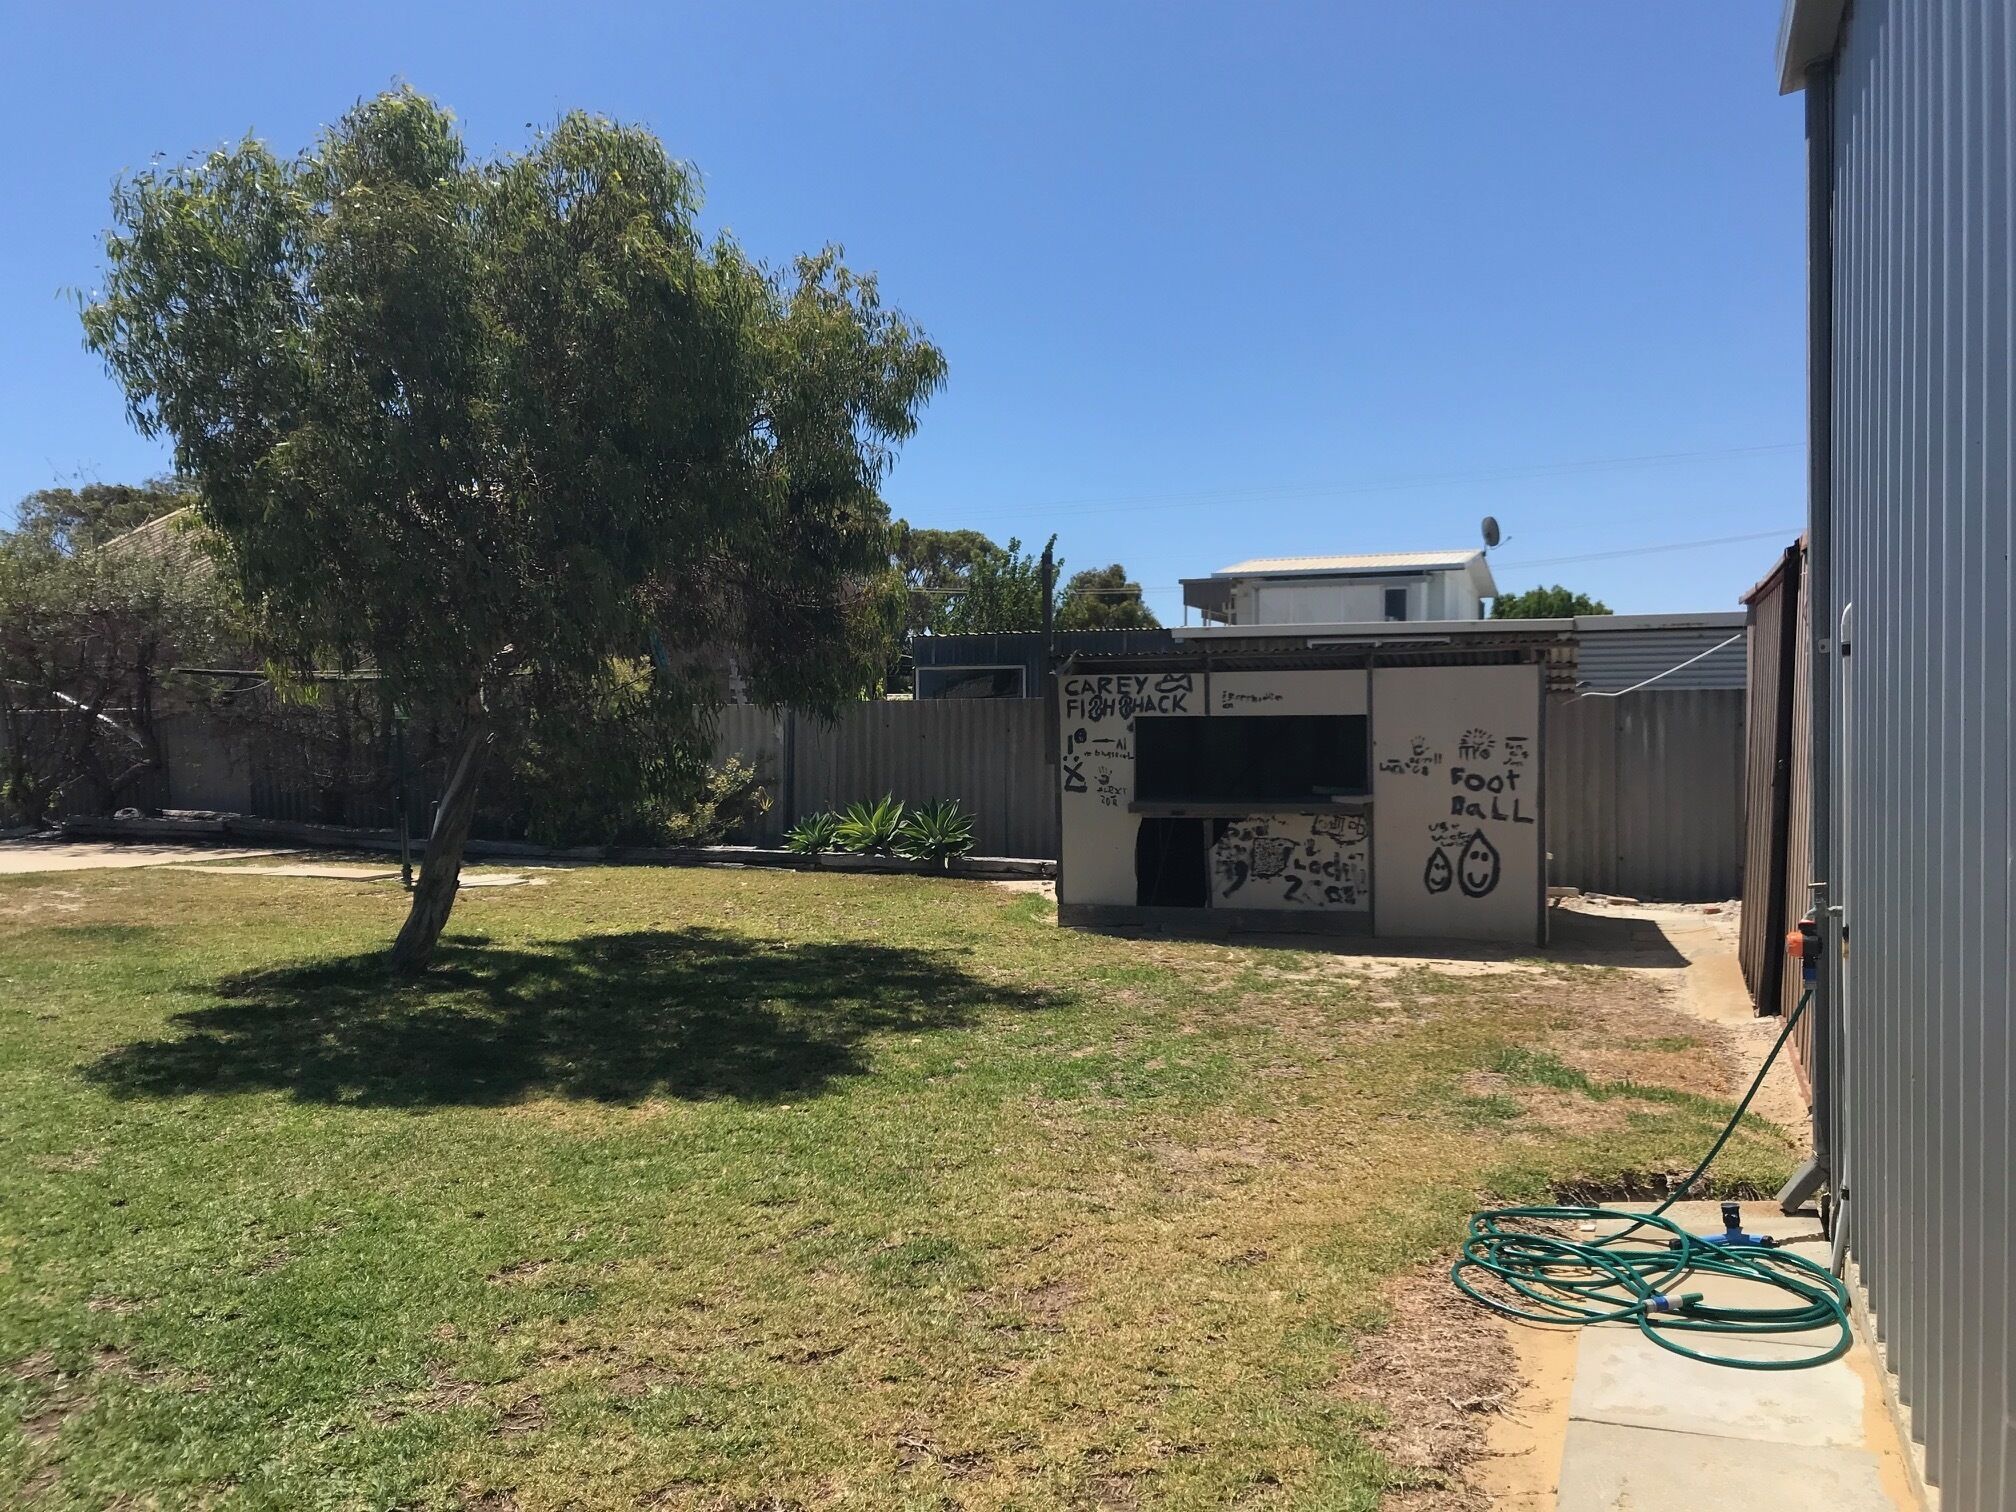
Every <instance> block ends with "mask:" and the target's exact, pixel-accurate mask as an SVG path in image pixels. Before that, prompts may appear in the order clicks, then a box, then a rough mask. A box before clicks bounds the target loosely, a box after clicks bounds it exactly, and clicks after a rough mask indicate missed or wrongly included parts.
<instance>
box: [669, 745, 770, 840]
mask: <svg viewBox="0 0 2016 1512" xmlns="http://www.w3.org/2000/svg"><path fill="white" fill-rule="evenodd" d="M769 812H770V790H769V789H768V788H766V787H764V786H763V784H762V782H761V781H760V780H759V779H758V778H757V776H756V768H754V767H753V766H751V765H749V763H748V762H746V761H738V760H736V759H735V758H734V757H733V756H731V757H729V758H728V759H727V760H726V761H725V762H723V763H722V764H721V765H720V766H718V767H715V768H713V769H712V770H711V771H709V772H708V773H707V781H706V784H705V785H704V786H703V787H702V789H701V792H700V796H699V797H697V798H696V799H694V800H693V802H692V803H690V804H688V805H686V806H685V807H684V808H678V809H673V810H671V811H670V812H668V813H667V814H666V815H665V818H664V826H663V827H664V835H665V839H666V841H667V843H669V844H672V845H719V844H721V843H722V842H723V841H725V840H731V839H733V838H734V837H735V836H736V835H738V834H741V833H743V832H744V831H746V830H747V829H748V827H749V826H750V825H752V824H754V823H755V822H756V821H757V820H758V819H760V818H762V817H763V816H764V815H765V814H767V813H769Z"/></svg>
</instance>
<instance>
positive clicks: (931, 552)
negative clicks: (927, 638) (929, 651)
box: [890, 520, 1002, 638]
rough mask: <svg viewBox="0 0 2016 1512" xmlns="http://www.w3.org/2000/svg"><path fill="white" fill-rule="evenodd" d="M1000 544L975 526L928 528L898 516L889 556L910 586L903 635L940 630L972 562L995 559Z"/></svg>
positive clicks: (997, 555) (922, 633)
mask: <svg viewBox="0 0 2016 1512" xmlns="http://www.w3.org/2000/svg"><path fill="white" fill-rule="evenodd" d="M1001 554H1002V553H1001V548H1000V547H999V546H996V545H995V544H994V543H993V542H992V541H990V540H988V539H987V537H986V536H984V535H982V534H981V533H980V532H979V531H977V530H929V529H922V528H919V527H918V526H915V525H912V524H910V523H909V522H908V521H906V520H898V521H896V522H895V524H894V525H892V526H891V527H890V555H891V557H892V558H893V559H894V561H895V564H896V570H897V571H898V572H900V573H902V574H903V585H904V587H905V588H906V589H908V590H909V600H908V607H907V610H906V613H905V615H904V621H903V629H904V634H905V636H906V638H907V637H908V636H911V635H927V634H930V633H932V632H933V631H935V630H937V629H938V621H939V619H940V618H941V616H942V613H943V611H944V608H945V605H946V603H947V602H948V601H949V600H950V599H951V597H952V596H953V594H954V593H955V592H956V591H957V590H958V589H960V588H961V587H963V586H964V585H965V582H966V576H967V574H968V573H970V572H971V571H972V570H973V564H974V563H975V562H979V561H982V560H985V559H990V558H999V557H1000V556H1001Z"/></svg>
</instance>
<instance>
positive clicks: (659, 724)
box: [84, 90, 945, 970]
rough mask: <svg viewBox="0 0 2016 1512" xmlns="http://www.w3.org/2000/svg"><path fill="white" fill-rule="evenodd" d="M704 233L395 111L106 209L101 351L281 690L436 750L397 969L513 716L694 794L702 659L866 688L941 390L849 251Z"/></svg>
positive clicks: (639, 146) (541, 148)
mask: <svg viewBox="0 0 2016 1512" xmlns="http://www.w3.org/2000/svg"><path fill="white" fill-rule="evenodd" d="M698 203H699V189H698V176H697V174H695V173H694V171H693V170H691V169H690V168H688V167H686V166H685V165H683V164H681V163H679V162H677V161H675V160H674V159H673V158H672V157H671V156H670V155H669V154H668V153H667V152H666V150H665V148H664V146H663V144H662V143H660V142H659V141H658V139H657V138H656V137H655V136H653V135H652V134H650V133H649V132H648V131H644V130H641V129H638V128H635V127H629V126H623V125H618V124H614V123H612V122H609V121H606V120H603V119H600V118H597V117H593V116H588V115H582V114H570V115H567V116H564V117H562V118H561V120H560V121H559V122H558V124H557V125H556V126H554V127H553V128H552V129H551V130H550V131H547V132H545V133H542V134H541V135H540V136H539V137H538V138H537V139H536V140H535V142H534V144H533V145H532V147H531V148H530V149H529V150H528V151H526V152H525V153H524V154H523V155H520V156H510V157H504V158H500V159H498V160H496V161H493V162H488V163H477V164H472V163H471V162H470V161H469V160H468V158H467V156H466V155H465V153H464V150H463V146H462V143H461V140H460V138H459V136H458V134H457V132H456V129H455V126H454V123H453V120H452V118H451V117H450V116H449V114H448V112H447V111H445V110H443V109H442V108H440V107H439V106H437V105H435V104H434V103H433V102H431V101H429V100H427V99H425V98H423V97H422V96H420V95H418V94H415V93H413V92H412V91H410V90H399V91H397V92H393V93H388V94H384V95H380V96H379V97H377V98H376V99H372V100H369V101H366V102H364V103H362V104H360V105H359V106H357V107H356V108H355V109H353V110H352V111H351V112H350V113H349V114H348V115H346V116H345V117H344V118H343V119H342V120H341V121H340V122H339V123H338V124H337V125H336V126H335V127H333V128H331V129H330V130H329V131H328V132H326V133H325V134H324V136H323V137H322V138H321V139H320V140H319V141H318V142H317V143H316V144H315V145H314V147H313V148H311V149H310V150H309V151H308V152H306V153H304V154H303V155H301V156H300V157H298V158H294V159H291V160H282V159H280V158H278V157H276V156H275V155H274V154H273V153H272V152H271V151H269V150H268V149H267V148H266V147H265V146H264V145H263V144H261V143H259V142H257V141H252V140H247V141H245V142H243V143H241V144H239V145H238V146H236V147H234V148H231V149H229V150H224V151H218V152H215V153H212V154H211V155H210V156H208V157H207V158H205V159H203V160H202V161H200V162H194V163H191V164H189V165H186V166H182V167H177V168H170V169H165V170H148V171H145V172H143V173H141V174H140V175H138V176H137V177H135V178H132V179H130V180H127V181H125V182H123V183H121V184H120V185H119V186H118V187H117V188H116V190H115V191H114V195H113V218H114V222H115V229H114V231H113V232H112V234H111V235H110V237H109V238H108V240H107V255H108V267H107V269H106V273H105V278H104V288H103V292H102V294H100V295H99V296H98V297H97V298H96V300H95V302H93V303H91V304H90V305H89V306H88V307H87V309H86V310H85V312H84V321H85V329H86V332H87V336H88V340H89V342H90V344H91V346H92V347H93V348H95V349H96V350H97V351H98V352H99V353H101V354H102V355H103V356H104V358H105V360H106V362H107V363H108V365H109V366H110V367H111V369H112V371H113V372H114V373H115V374H116V375H117V376H118V377H119V379H120V380H121V381H122V382H123V383H124V385H125V388H126V392H127V398H128V406H129V412H130V413H131V415H132V417H133V419H134V421H135V423H136V424H138V425H139V427H140V428H141V429H142V430H143V431H144V432H146V433H147V434H149V435H155V434H161V433H165V434H167V435H169V436H170V437H172V438H173V440H174V442H175V457H176V462H177V466H178V469H179V471H180V472H181V473H182V474H183V475H185V476H187V477H188V478H189V479H190V480H191V481H192V482H193V483H194V484H195V485H196V487H197V489H198V491H199V492H198V503H197V506H196V507H197V508H198V510H199V511H200V512H201V514H202V516H203V518H204V520H205V521H206V522H208V524H209V525H211V526H212V527H213V528H214V529H215V531H216V533H217V535H218V537H219V538H220V540H221V542H222V549H223V560H224V562H225V563H226V565H227V567H228V570H229V571H230V572H231V573H232V574H233V575H234V576H235V579H236V581H237V582H238V583H239V584H240V585H242V588H243V591H244V596H245V598H246V599H247V601H248V602H249V603H251V604H252V605H254V606H255V607H256V608H257V609H258V610H259V611H260V613H261V615H262V617H263V620H264V623H265V625H266V627H267V629H268V631H269V633H270V634H271V635H272V637H273V641H274V644H275V646H276V648H277V654H279V655H282V656H284V657H286V658H288V659H289V660H291V661H292V662H294V663H297V664H304V665H306V664H321V665H332V664H337V663H333V662H332V661H331V660H330V658H331V657H332V655H336V654H341V655H346V656H350V657H353V658H355V659H356V661H357V662H358V663H359V664H362V665H367V666H370V667H373V668H375V669H376V670H377V671H378V672H379V673H380V674H381V675H382V677H383V679H384V683H385V691H386V693H387V694H388V695H389V697H390V698H391V700H392V701H393V702H395V703H396V704H398V705H400V706H402V707H407V708H414V709H418V708H426V709H430V710H434V711H439V712H440V717H441V718H442V719H443V720H444V721H445V722H447V723H448V724H449V725H450V726H451V728H452V732H453V733H452V737H451V739H450V742H449V752H450V756H449V762H448V772H449V776H448V781H447V784H446V787H445V789H444V791H443V794H442V798H441V802H440V805H439V808H438V810H437V817H436V819H435V822H434V827H433V832H432V834H431V835H430V836H429V839H428V842H427V849H426V854H425V860H424V863H423V869H422V873H421V877H420V881H419V885H418V886H417V888H416V889H415V892H414V896H413V902H412V908H411V911H410V913H409V914H408V917H407V919H406V922H405V925H404V926H403V927H402V928H401V930H400V932H399V936H398V939H397V941H396V942H395V943H394V945H393V949H392V962H393V964H394V966H395V967H397V968H400V969H406V970H417V969H419V968H421V967H424V966H425V965H426V963H427V961H428V960H429V959H430V958H431V956H432V954H433V951H434V946H435V943H436V941H437V939H438V938H439V936H440V933H441V930H442V928H443V926H444V925H445V924H446V923H447V920H448V917H449V913H450V910H451V909H452V908H453V906H454V901H455V895H456V891H457V886H458V880H459V876H460V871H461V864H462V854H463V848H464V844H465V842H466V840H467V838H468V834H469V827H470V823H471V821H472V819H473V817H474V814H475V811H476V800H477V794H478V790H479V786H480V782H481V777H482V773H483V769H484V766H485V762H486V760H487V759H488V754H489V752H490V749H491V746H492V743H493V741H494V740H496V739H498V738H499V737H515V736H518V735H520V734H522V732H523V730H524V729H525V728H526V726H527V724H528V722H529V720H530V717H531V713H532V711H534V710H537V709H540V708H589V707H601V708H604V709H608V710H611V711H612V715H611V717H612V719H613V720H614V721H615V722H616V723H619V724H620V726H621V727H622V728H623V729H624V730H625V731H626V732H627V737H628V738H626V739H625V740H624V741H623V742H622V743H621V753H620V756H619V755H611V756H610V757H609V759H626V760H634V761H636V762H638V763H640V766H641V767H642V769H643V770H644V771H645V772H646V773H647V774H648V777H649V779H650V781H651V783H652V785H654V786H656V787H661V788H663V789H665V790H667V791H674V790H679V791H691V790H693V789H696V788H697V787H698V785H699V784H700V782H701V781H702V780H703V778H704V757H705V754H706V751H707V749H708V745H709V736H710V734H711V725H712V722H713V718H714V716H715V714H716V712H717V711H718V708H719V706H720V702H721V699H722V698H723V696H724V694H725V677H724V676H723V675H722V674H721V672H720V670H719V663H720V662H721V661H722V660H724V659H725V658H727V657H732V658H733V659H734V661H735V663H736V664H737V665H738V667H739V668H740V670H741V671H742V672H743V673H744V674H745V675H746V676H747V677H748V678H749V680H750V684H751V686H752V688H753V690H754V692H755V694H756V696H757V697H758V699H759V700H760V701H762V702H764V703H767V704H790V705H794V706H797V707H801V708H806V709H809V710H814V711H826V710H831V709H834V708H837V707H838V705H839V704H840V703H841V702H843V701H845V700H847V699H850V698H853V697H856V696H858V695H859V693H860V691H861V689H862V688H863V687H865V686H867V685H868V684H870V683H871V682H872V681H873V680H874V679H875V678H876V677H877V676H878V675H879V673H880V671H881V669H882V668H883V667H884V666H885V665H886V663H887V653H888V647H889V644H890V640H891V637H892V636H893V635H894V633H895V632H896V630H897V628H898V626H899V625H900V622H901V618H902V599H901V586H900V584H899V583H898V581H897V579H896V576H895V574H894V573H893V572H892V571H891V570H890V563H889V555H888V551H889V525H888V511H887V508H886V506H885V505H884V503H883V501H882V498H881V494H880V484H881V481H882V479H883V477H884V476H885V474H886V473H887V471H888V469H889V467H890V465H891V464H892V462H893V459H894V453H895V448H896V446H897V445H898V444H899V443H900V442H901V441H902V440H903V439H904V438H906V437H908V436H909V435H910V434H911V433H912V432H913V431H914V430H915V428H916V424H917V416H918V413H919V411H920V409H921V408H922V406H923V405H924V403H925V402H926V401H927V399H928V398H929V396H930V395H931V394H932V393H933V392H934V391H935V390H936V389H937V388H938V387H939V385H940V384H941V383H942V381H943V379H944V373H945V362H944V358H943V357H942V356H941V355H940V353H939V351H938V349H937V348H936V347H934V346H932V345H931V344H930V343H929V342H928V341H927V340H925V339H924V337H923V336H922V335H921V333H920V332H919V331H918V330H917V329H916V328H915V327H914V326H913V325H911V324H910V322H909V321H908V320H906V319H905V318H904V317H903V316H901V315H900V314H898V313H896V312H895V311H893V310H891V309H888V308H885V307H884V305H883V304H882V300H881V297H880V294H879V292H878V290H877V287H876V282H875V280H874V278H873V277H872V276H868V275H861V274H856V273H853V272H851V271H849V270H848V269H847V268H846V267H845V266H844V265H843V264H842V262H841V260H840V254H839V253H838V252H837V251H836V250H833V249H828V250H826V251H824V252H820V253H818V254H816V255H812V256H808V257H801V258H799V259H798V260H797V262H796V263H795V264H794V265H793V266H792V267H791V269H789V270H788V271H785V272H777V271H773V270H771V269H769V268H766V267H765V266H763V265H760V264H758V263H756V262H755V261H753V260H752V259H751V258H750V257H748V256H747V255H746V254H745V253H744V252H743V251H742V249H741V248H740V247H738V246H737V245H736V244H735V243H734V242H733V241H732V240H729V239H727V238H726V237H723V238H720V239H717V240H716V241H714V242H713V243H711V244H703V243H702V241H701V238H700V235H699V232H698V231H697V229H696V226H695V217H696V213H697V208H698ZM640 663H641V664H642V669H643V670H642V674H641V675H640V671H639V667H640Z"/></svg>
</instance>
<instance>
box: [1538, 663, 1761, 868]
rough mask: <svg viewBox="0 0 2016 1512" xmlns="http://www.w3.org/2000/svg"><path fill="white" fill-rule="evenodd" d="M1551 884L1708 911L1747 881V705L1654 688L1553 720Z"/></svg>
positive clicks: (1550, 714) (1717, 691)
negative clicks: (1705, 904)
mask: <svg viewBox="0 0 2016 1512" xmlns="http://www.w3.org/2000/svg"><path fill="white" fill-rule="evenodd" d="M1547 849H1548V850H1549V851H1550V852H1551V853H1552V854H1553V858H1554V859H1553V860H1552V862H1551V863H1549V866H1548V873H1547V874H1548V880H1549V881H1550V882H1554V883H1557V884H1561V885H1566V886H1570V887H1580V888H1582V889H1583V890H1584V891H1585V892H1605V893H1618V894H1622V895H1624V896H1626V897H1632V898H1658V899H1664V900H1667V901H1677V902H1702V901H1708V900H1715V899H1722V898H1733V897H1735V896H1736V895H1737V892H1738V891H1739V890H1740V888H1741V886H1742V878H1743V693H1742V691H1741V690H1739V689H1735V688H1703V689H1693V688H1689V689H1679V690H1673V691H1666V692H1661V691H1659V690H1657V689H1654V688H1647V689H1645V690H1644V691H1642V692H1638V693H1627V694H1625V695H1624V696H1623V697H1622V698H1573V699H1557V700H1553V701H1551V702H1550V703H1549V704H1548V708H1547Z"/></svg>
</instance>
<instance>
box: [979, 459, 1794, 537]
mask: <svg viewBox="0 0 2016 1512" xmlns="http://www.w3.org/2000/svg"><path fill="white" fill-rule="evenodd" d="M1804 449H1805V443H1804V442H1803V441H1780V442H1773V443H1771V444H1770V445H1766V446H1726V447H1716V448H1710V449H1705V450H1701V451H1674V452H1642V453H1639V454H1637V455H1634V456H1623V457H1585V458H1581V459H1578V460H1575V461H1567V462H1539V463H1531V464H1526V465H1512V466H1503V467H1491V468H1480V469H1477V470H1475V471H1471V472H1453V473H1422V474H1417V475H1415V476H1413V477H1402V478H1391V479H1387V480H1386V481H1384V482H1379V483H1283V484H1272V485H1268V486H1265V487H1258V488H1223V489H1208V490H1200V491H1195V492H1189V493H1165V494H1131V495H1122V496H1120V497H1117V498H1108V499H1099V498H1085V499H1052V500H1049V501H1047V502H1045V503H1040V504H1031V505H1028V506H1026V507H1023V508H1020V509H1015V510H998V511H994V512H991V513H986V514H979V515H972V516H969V517H968V518H969V519H971V520H974V521H976V522H977V521H984V520H1019V519H1025V518H1028V517H1030V516H1037V515H1058V514H1063V515H1088V514H1123V513H1128V512H1136V511H1140V510H1149V509H1196V508H1202V507H1206V506H1209V505H1212V504H1227V503H1243V502H1247V501H1251V500H1258V499H1296V498H1352V497H1358V496H1362V495H1366V494H1381V493H1400V492H1404V491H1405V490H1407V489H1413V488H1434V487H1438V486H1444V485H1449V484H1460V483H1490V482H1504V481H1509V480H1516V479H1522V478H1548V477H1560V476H1564V475H1569V474H1575V473H1588V472H1603V471H1608V470H1613V469H1623V468H1632V467H1654V466H1660V465H1664V464H1671V463H1680V462H1699V461H1706V460H1709V459H1712V458H1718V457H1757V456H1769V455H1772V454H1775V453H1780V452H1792V451H1802V450H1804Z"/></svg>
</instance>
